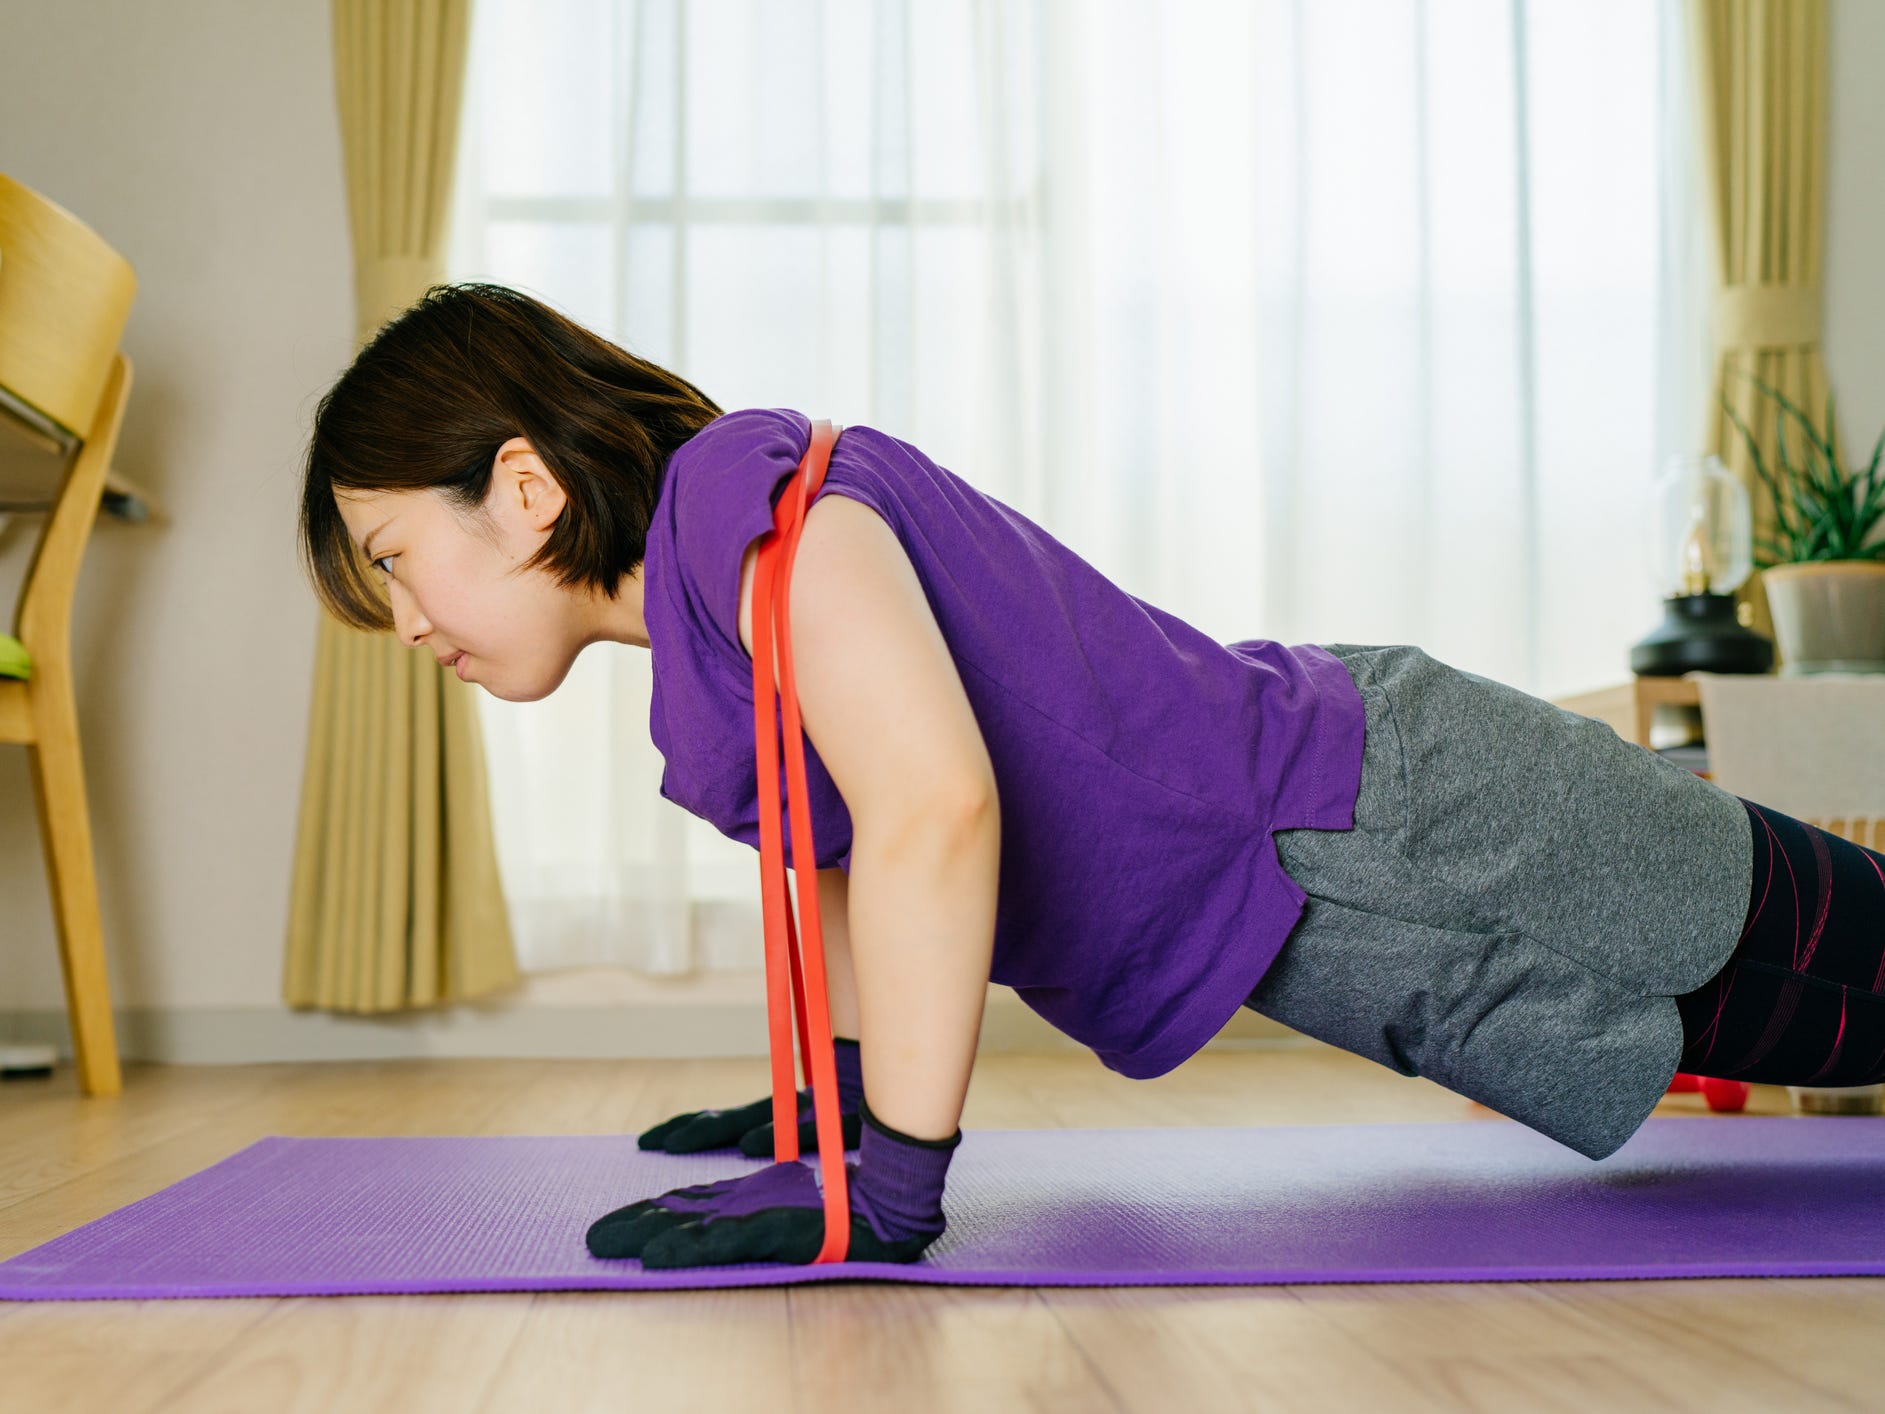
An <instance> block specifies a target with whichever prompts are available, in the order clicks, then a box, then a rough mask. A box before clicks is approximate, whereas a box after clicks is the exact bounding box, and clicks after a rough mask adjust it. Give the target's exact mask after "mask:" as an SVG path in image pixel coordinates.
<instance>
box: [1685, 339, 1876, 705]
mask: <svg viewBox="0 0 1885 1414" xmlns="http://www.w3.org/2000/svg"><path fill="white" fill-rule="evenodd" d="M1748 376H1749V378H1750V380H1751V381H1752V382H1753V383H1754V384H1755V386H1756V387H1758V388H1759V389H1760V390H1761V391H1762V392H1763V393H1765V394H1766V395H1767V396H1768V397H1770V398H1772V399H1773V400H1774V401H1775V402H1776V403H1777V404H1778V405H1779V407H1780V410H1781V411H1780V416H1779V421H1778V422H1777V424H1776V426H1775V429H1774V435H1775V443H1776V448H1777V451H1778V454H1779V462H1780V472H1781V476H1782V479H1783V480H1784V483H1785V484H1784V486H1783V485H1781V484H1778V483H1777V481H1776V478H1775V477H1774V476H1773V475H1772V474H1771V473H1770V472H1769V471H1768V469H1767V463H1766V461H1765V460H1764V459H1763V458H1762V456H1761V448H1760V444H1759V443H1758V442H1756V441H1755V440H1754V434H1753V433H1752V432H1750V431H1749V430H1748V426H1747V424H1746V423H1745V422H1743V421H1742V420H1741V419H1740V418H1739V417H1737V416H1736V415H1735V411H1734V409H1733V408H1732V407H1729V406H1728V399H1727V397H1726V396H1725V395H1724V396H1723V398H1722V400H1721V405H1722V408H1723V410H1724V411H1725V412H1726V413H1727V414H1728V416H1729V417H1730V418H1731V419H1733V421H1734V425H1735V426H1736V427H1738V428H1740V429H1741V436H1742V438H1743V439H1744V440H1745V441H1746V442H1747V446H1748V454H1749V455H1750V456H1751V457H1752V458H1753V459H1754V469H1755V471H1756V472H1757V473H1758V474H1759V476H1760V478H1761V481H1762V483H1763V484H1765V485H1766V487H1767V490H1768V493H1769V494H1770V495H1771V496H1772V497H1773V498H1774V518H1775V528H1776V530H1777V532H1778V538H1777V539H1769V538H1767V537H1766V536H1756V537H1755V539H1754V564H1755V567H1756V568H1757V569H1759V570H1760V571H1761V583H1762V585H1763V586H1764V587H1765V588H1766V590H1767V602H1768V607H1769V608H1770V609H1771V610H1772V611H1773V619H1774V639H1775V642H1776V646H1777V647H1778V649H1779V651H1780V658H1781V668H1780V671H1781V672H1782V674H1783V675H1788V676H1792V675H1797V674H1804V673H1833V672H1839V673H1885V539H1881V540H1878V541H1875V542H1874V543H1871V544H1867V543H1866V542H1867V541H1868V539H1870V537H1871V536H1872V534H1873V532H1874V531H1876V530H1878V529H1880V528H1881V525H1882V524H1885V478H1881V476H1880V474H1879V473H1880V467H1879V455H1880V453H1881V452H1885V432H1881V433H1880V434H1879V440H1878V443H1877V445H1876V446H1874V447H1873V448H1872V463H1871V465H1870V466H1868V467H1866V468H1865V469H1864V470H1863V471H1862V472H1857V473H1848V472H1847V471H1846V470H1844V469H1843V468H1841V466H1840V465H1839V454H1838V452H1837V451H1836V450H1835V449H1834V432H1835V428H1836V426H1837V424H1836V423H1835V420H1834V411H1833V398H1832V395H1831V393H1828V394H1827V397H1826V430H1825V432H1824V433H1823V434H1822V433H1821V431H1820V430H1819V428H1817V427H1816V426H1814V424H1813V420H1812V419H1811V418H1810V417H1808V416H1807V415H1806V414H1805V413H1803V412H1801V411H1800V409H1799V408H1798V407H1797V406H1795V405H1794V403H1793V402H1792V401H1791V400H1790V399H1789V398H1788V397H1787V396H1786V394H1784V393H1781V392H1779V391H1778V390H1777V389H1774V388H1772V387H1769V386H1768V385H1767V384H1766V383H1764V382H1762V381H1761V380H1760V379H1759V378H1754V377H1753V376H1752V375H1751V374H1750V375H1748ZM1790 418H1791V419H1792V420H1793V421H1794V422H1796V423H1798V424H1799V433H1798V435H1797V438H1796V440H1798V441H1800V442H1801V443H1802V444H1803V445H1802V449H1801V455H1800V458H1799V461H1798V464H1797V465H1796V464H1795V459H1794V457H1793V456H1792V454H1791V453H1790V452H1789V450H1788V445H1787V421H1788V419H1790Z"/></svg>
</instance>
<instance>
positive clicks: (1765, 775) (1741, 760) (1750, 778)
mask: <svg viewBox="0 0 1885 1414" xmlns="http://www.w3.org/2000/svg"><path fill="white" fill-rule="evenodd" d="M1695 678H1696V684H1697V689H1698V691H1699V694H1700V696H1701V699H1702V733H1703V736H1704V737H1705V738H1706V740H1707V745H1708V775H1709V779H1710V780H1711V781H1713V782H1714V783H1715V784H1716V785H1718V786H1720V787H1721V788H1722V789H1723V790H1727V791H1732V792H1734V793H1735V794H1736V795H1739V796H1743V797H1745V798H1746V799H1748V800H1756V801H1759V802H1760V803H1761V804H1762V805H1769V806H1772V807H1773V808H1774V809H1776V810H1780V811H1784V812H1785V813H1786V814H1788V815H1792V816H1794V817H1795V818H1796V819H1800V820H1808V821H1811V822H1812V823H1814V824H1816V825H1819V826H1820V828H1822V829H1827V830H1831V831H1832V832H1833V833H1837V834H1841V835H1844V836H1845V837H1847V838H1855V837H1860V836H1866V835H1870V834H1872V833H1873V823H1872V822H1874V821H1875V820H1876V819H1877V818H1878V817H1885V673H1812V674H1805V675H1802V676H1799V677H1775V676H1771V675H1767V674H1748V673H1697V674H1695ZM1835 819H1837V820H1839V821H1840V822H1841V827H1840V828H1837V829H1835V828H1834V827H1833V826H1832V825H1830V824H1828V823H1827V822H1828V821H1829V820H1835ZM1859 843H1861V844H1867V845H1868V847H1872V846H1870V844H1869V840H1868V839H1866V838H1863V837H1860V838H1859Z"/></svg>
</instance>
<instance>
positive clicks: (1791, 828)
mask: <svg viewBox="0 0 1885 1414" xmlns="http://www.w3.org/2000/svg"><path fill="white" fill-rule="evenodd" d="M1736 799H1738V800H1740V801H1741V803H1742V805H1744V806H1746V807H1747V811H1748V817H1749V824H1751V825H1752V826H1753V829H1754V878H1753V881H1752V884H1751V885H1750V887H1749V890H1748V912H1747V920H1746V922H1745V923H1744V924H1743V926H1742V932H1741V939H1740V941H1739V942H1738V943H1737V944H1736V945H1735V950H1734V952H1733V954H1732V955H1730V957H1729V958H1728V962H1727V965H1726V966H1724V967H1723V968H1722V970H1721V971H1720V972H1719V973H1718V974H1717V975H1716V976H1714V977H1713V978H1711V979H1709V980H1708V981H1707V982H1704V983H1703V984H1702V985H1701V986H1700V987H1697V988H1696V989H1695V990H1694V991H1693V992H1689V993H1687V994H1686V995H1683V996H1680V997H1677V998H1676V1006H1677V1008H1678V1009H1679V1010H1680V1011H1681V1013H1682V1032H1683V1038H1684V1042H1685V1044H1684V1046H1683V1050H1682V1060H1681V1062H1680V1063H1679V1066H1678V1068H1679V1069H1680V1070H1682V1071H1685V1072H1687V1073H1688V1074H1691V1075H1711V1076H1719V1077H1721V1078H1724V1079H1732V1080H1754V1081H1764V1082H1767V1083H1769V1084H1776V1085H1868V1084H1871V1083H1873V1082H1875V1081H1879V1080H1885V854H1880V853H1879V852H1878V851H1877V850H1871V849H1867V848H1865V847H1864V846H1863V845H1858V844H1854V843H1853V842H1852V841H1851V840H1847V839H1841V838H1840V837H1839V836H1838V835H1831V834H1828V833H1827V832H1826V831H1824V830H1820V829H1816V828H1814V827H1813V826H1812V825H1809V824H1807V823H1806V822H1805V821H1803V820H1796V819H1794V818H1793V817H1792V816H1791V815H1783V814H1782V813H1781V812H1780V811H1778V810H1774V809H1771V808H1769V807H1768V806H1765V805H1756V804H1755V803H1754V802H1753V801H1751V800H1747V799H1744V798H1742V797H1739V796H1737V797H1736Z"/></svg>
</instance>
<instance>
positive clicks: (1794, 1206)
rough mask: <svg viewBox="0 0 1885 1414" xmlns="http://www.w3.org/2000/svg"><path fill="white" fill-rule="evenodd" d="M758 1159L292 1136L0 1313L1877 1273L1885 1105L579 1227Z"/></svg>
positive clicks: (1199, 1143) (1318, 1147)
mask: <svg viewBox="0 0 1885 1414" xmlns="http://www.w3.org/2000/svg"><path fill="white" fill-rule="evenodd" d="M766 1162H767V1161H765V1160H759V1159H748V1158H745V1157H744V1156H742V1155H738V1154H734V1155H732V1156H730V1157H729V1156H728V1155H727V1154H726V1153H720V1154H711V1155H692V1156H685V1157H683V1156H677V1155H670V1154H658V1153H655V1154H648V1153H643V1152H642V1151H641V1150H639V1149H638V1148H636V1146H635V1139H634V1136H633V1135H542V1136H536V1135H498V1136H489V1137H483V1138H460V1137H439V1138H393V1139H387V1138H346V1139H294V1138H282V1137H279V1136H270V1137H268V1138H266V1139H260V1140H257V1141H256V1142H255V1143H253V1144H251V1145H249V1147H248V1148H246V1149H243V1150H241V1151H240V1152H239V1153H236V1154H232V1155H231V1156H230V1157H229V1158H226V1159H224V1160H222V1161H221V1162H220V1163H217V1164H214V1165H212V1166H211V1167H209V1168H207V1169H205V1170H203V1171H202V1172H201V1173H197V1174H193V1175H191V1176H190V1177H189V1178H186V1179H184V1180H182V1181H181V1182H179V1183H175V1184H172V1185H171V1186H170V1187H168V1188H166V1189H163V1190H161V1191H160V1192H157V1193H153V1194H152V1195H151V1196H150V1197H148V1198H144V1199H141V1200H139V1201H138V1202H135V1203H131V1204H129V1205H127V1206H126V1207H123V1208H119V1209H118V1210H117V1211H116V1212H112V1213H107V1214H106V1215H105V1216H104V1217H102V1218H99V1219H98V1220H97V1221H95V1222H91V1223H87V1224H86V1225H85V1226H84V1227H81V1228H78V1229H77V1230H75V1231H73V1232H69V1233H67V1234H65V1235H64V1236H63V1237H56V1238H54V1239H53V1240H52V1241H50V1242H47V1243H44V1244H42V1245H41V1246H38V1247H35V1248H33V1249H32V1250H31V1251H28V1252H23V1253H21V1254H20V1255H19V1256H17V1257H14V1258H12V1259H11V1260H9V1261H7V1262H3V1263H0V1297H5V1298H8V1299H12V1300H23V1301H32V1300H52V1299H68V1300H69V1299H75V1298H93V1297H126V1298H133V1297H137V1298H141V1297H161V1296H301V1295H337V1294H343V1293H351V1292H421V1291H552V1290H571V1289H577V1288H590V1287H594V1288H623V1289H629V1288H633V1289H641V1288H648V1289H654V1288H674V1287H706V1286H770V1285H777V1284H781V1283H786V1282H804V1281H831V1280H834V1279H842V1278H854V1279H855V1278H872V1279H877V1280H890V1281H909V1282H941V1283H955V1284H973V1285H998V1286H1142V1285H1200V1284H1202V1285H1226V1284H1230V1285H1241V1284H1261V1283H1272V1282H1323V1281H1349V1282H1377V1281H1527V1280H1534V1279H1541V1278H1563V1279H1588V1278H1608V1277H1702V1276H1831V1275H1853V1274H1876V1273H1881V1272H1885V1222H1881V1221H1880V1220H1879V1213H1880V1212H1881V1210H1885V1117H1878V1118H1873V1117H1855V1116H1837V1117H1834V1116H1822V1117H1811V1118H1807V1117H1801V1118H1787V1117H1770V1116H1747V1115H1742V1116H1729V1115H1723V1116H1710V1117H1699V1116H1698V1117H1695V1118H1676V1117H1666V1118H1657V1119H1652V1120H1649V1121H1648V1122H1647V1123H1646V1124H1645V1125H1644V1126H1643V1127H1642V1128H1641V1129H1640V1130H1638V1131H1637V1133H1636V1134H1635V1135H1634V1136H1632V1137H1631V1139H1630V1141H1629V1143H1627V1144H1625V1145H1624V1146H1623V1148H1622V1149H1620V1150H1618V1151H1617V1152H1616V1153H1615V1154H1612V1155H1611V1156H1610V1157H1609V1158H1607V1159H1604V1160H1601V1161H1599V1162H1596V1163H1593V1162H1592V1161H1590V1160H1589V1159H1586V1158H1583V1157H1582V1156H1580V1155H1578V1154H1576V1153H1573V1152H1572V1151H1571V1150H1569V1149H1565V1148H1562V1147H1560V1146H1559V1145H1557V1144H1555V1143H1553V1142H1552V1141H1551V1140H1549V1139H1546V1138H1544V1137H1543V1136H1542V1135H1539V1134H1535V1133H1533V1132H1532V1131H1530V1130H1528V1129H1525V1128H1523V1127H1521V1126H1520V1125H1518V1124H1515V1123H1512V1122H1509V1121H1505V1120H1487V1121H1472V1122H1466V1123H1452V1124H1378V1125H1305V1126H1295V1127H1289V1128H1265V1129H1231V1128H1223V1129H1202V1128H1200V1129H1180V1128H1173V1129H1089V1130H1078V1129H1069V1130H976V1131H970V1132H968V1133H966V1134H965V1135H964V1137H963V1141H962V1146H961V1148H959V1149H958V1150H957V1151H956V1157H955V1159H954V1162H953V1164H952V1166H951V1168H950V1172H949V1191H948V1195H947V1196H946V1198H945V1199H944V1206H945V1208H946V1210H947V1212H948V1216H949V1230H948V1231H947V1232H946V1233H944V1234H943V1236H942V1237H941V1238H940V1239H938V1240H937V1242H936V1243H935V1245H934V1246H932V1247H931V1248H930V1249H929V1251H928V1252H926V1253H925V1254H924V1256H923V1259H922V1260H921V1261H919V1262H916V1263H913V1264H910V1265H897V1264H889V1263H881V1262H847V1263H843V1264H840V1265H831V1264H824V1265H818V1266H810V1265H807V1266H791V1265H782V1264H777V1263H749V1264H746V1265H742V1266H736V1267H696V1268H686V1269H681V1270H674V1271H658V1272H643V1271H642V1270H641V1264H640V1263H639V1262H636V1261H632V1260H627V1259H618V1260H602V1259H598V1258H595V1257H591V1256H590V1255H589V1253H588V1251H587V1249H586V1248H585V1247H584V1246H583V1233H584V1231H585V1229H587V1227H588V1225H589V1223H590V1221H591V1220H592V1219H594V1218H597V1217H600V1216H601V1215H602V1214H603V1213H605V1212H607V1211H608V1210H610V1209H612V1208H617V1207H620V1206H622V1205H623V1204H625V1203H631V1202H633V1201H635V1200H636V1199H638V1198H644V1197H648V1196H651V1195H653V1194H657V1193H663V1192H666V1191H667V1190H669V1189H671V1188H677V1187H680V1186H681V1185H683V1184H689V1183H699V1182H703V1181H705V1180H707V1179H711V1178H717V1177H725V1176H728V1175H731V1174H738V1173H744V1172H747V1171H749V1170H752V1169H755V1168H762V1167H764V1166H765V1163H766Z"/></svg>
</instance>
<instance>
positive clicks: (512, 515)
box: [491, 437, 569, 531]
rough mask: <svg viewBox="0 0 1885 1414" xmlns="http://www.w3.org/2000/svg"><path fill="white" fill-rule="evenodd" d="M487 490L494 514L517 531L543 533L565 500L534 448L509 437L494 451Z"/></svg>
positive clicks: (560, 511)
mask: <svg viewBox="0 0 1885 1414" xmlns="http://www.w3.org/2000/svg"><path fill="white" fill-rule="evenodd" d="M491 489H492V493H493V495H494V496H495V497H496V502H497V504H496V507H495V509H496V511H497V513H498V515H499V516H500V517H502V518H504V519H506V520H508V521H511V522H512V523H513V524H515V525H517V526H518V527H519V528H521V529H526V530H533V531H547V530H548V529H549V528H550V527H551V526H552V525H554V524H556V518H557V517H558V516H560V515H561V514H562V513H563V506H564V504H565V502H566V501H567V500H568V499H569V498H568V497H567V496H566V495H565V494H564V491H563V484H562V482H560V481H558V480H557V479H556V476H555V474H554V473H552V472H551V470H550V468H549V467H548V466H546V465H545V464H544V461H543V458H542V457H540V456H538V455H537V452H536V448H534V447H532V446H531V445H530V440H529V439H528V438H526V437H513V438H511V439H510V440H509V441H508V442H506V443H505V444H504V445H503V446H501V447H499V448H498V449H497V457H496V460H495V462H494V463H493V465H492V470H491Z"/></svg>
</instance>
